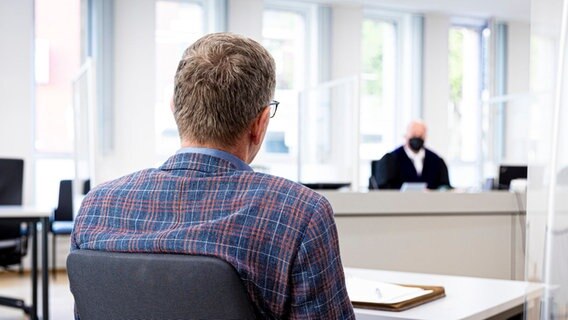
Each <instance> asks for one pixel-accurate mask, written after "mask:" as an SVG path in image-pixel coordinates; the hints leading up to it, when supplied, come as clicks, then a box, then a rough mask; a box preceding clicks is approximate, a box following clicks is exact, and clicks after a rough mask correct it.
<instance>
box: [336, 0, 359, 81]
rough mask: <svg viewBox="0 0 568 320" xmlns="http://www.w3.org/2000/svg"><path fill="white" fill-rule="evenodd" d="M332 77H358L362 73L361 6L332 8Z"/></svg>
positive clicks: (337, 6)
mask: <svg viewBox="0 0 568 320" xmlns="http://www.w3.org/2000/svg"><path fill="white" fill-rule="evenodd" d="M331 21H332V35H331V77H332V79H340V78H343V77H351V76H358V75H359V74H360V73H361V28H362V24H363V9H362V7H361V6H343V5H334V6H333V8H332V19H331Z"/></svg>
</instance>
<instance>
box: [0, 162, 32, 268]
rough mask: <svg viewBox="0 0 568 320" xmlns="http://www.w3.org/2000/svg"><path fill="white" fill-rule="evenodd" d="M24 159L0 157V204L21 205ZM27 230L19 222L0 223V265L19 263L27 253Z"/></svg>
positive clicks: (3, 266)
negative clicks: (23, 229)
mask: <svg viewBox="0 0 568 320" xmlns="http://www.w3.org/2000/svg"><path fill="white" fill-rule="evenodd" d="M23 180H24V160H22V159H0V205H22V193H23V192H22V190H23ZM26 233H27V232H25V231H24V232H22V228H21V225H20V223H17V222H1V223H0V267H1V268H8V267H10V266H12V265H16V264H19V265H20V273H22V270H23V269H22V258H23V257H24V256H25V255H26V253H27V234H26Z"/></svg>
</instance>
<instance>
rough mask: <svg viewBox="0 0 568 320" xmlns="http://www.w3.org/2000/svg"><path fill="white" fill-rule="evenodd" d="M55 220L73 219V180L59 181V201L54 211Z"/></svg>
mask: <svg viewBox="0 0 568 320" xmlns="http://www.w3.org/2000/svg"><path fill="white" fill-rule="evenodd" d="M53 220H55V221H73V181H72V180H61V181H60V182H59V201H58V202H57V209H55V212H54V219H53Z"/></svg>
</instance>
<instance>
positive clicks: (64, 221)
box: [49, 180, 73, 278]
mask: <svg viewBox="0 0 568 320" xmlns="http://www.w3.org/2000/svg"><path fill="white" fill-rule="evenodd" d="M50 220H51V221H50V223H49V231H50V232H51V235H52V237H51V267H52V269H51V272H52V275H53V278H56V277H57V266H56V261H57V259H56V253H57V250H56V243H57V241H56V240H57V239H56V238H57V236H58V235H70V234H71V232H72V231H73V181H71V180H61V181H60V182H59V201H58V203H57V208H56V209H55V210H54V211H53V215H52V216H51V219H50Z"/></svg>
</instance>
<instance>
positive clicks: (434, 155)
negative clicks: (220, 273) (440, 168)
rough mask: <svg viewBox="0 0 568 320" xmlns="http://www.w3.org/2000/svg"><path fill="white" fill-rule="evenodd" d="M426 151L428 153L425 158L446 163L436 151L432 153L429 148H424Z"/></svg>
mask: <svg viewBox="0 0 568 320" xmlns="http://www.w3.org/2000/svg"><path fill="white" fill-rule="evenodd" d="M424 150H425V151H426V155H425V157H427V158H431V159H434V160H442V161H444V160H443V159H442V157H440V156H439V155H438V154H437V153H436V152H434V151H432V150H430V149H428V148H424Z"/></svg>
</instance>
